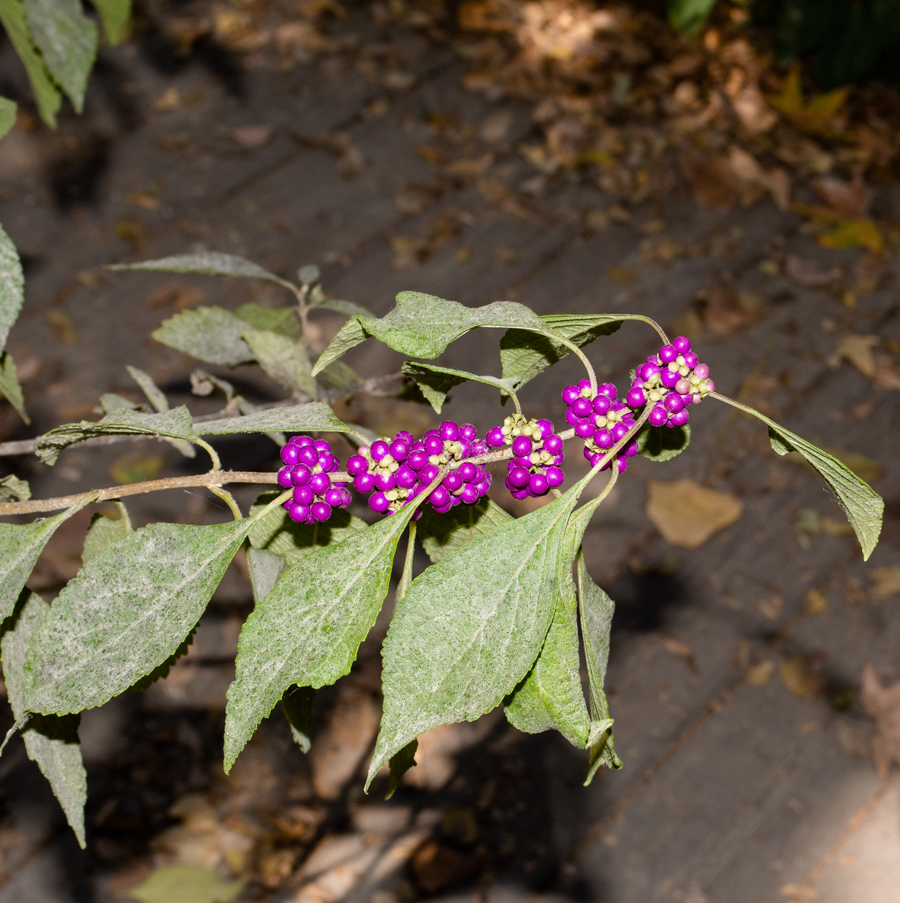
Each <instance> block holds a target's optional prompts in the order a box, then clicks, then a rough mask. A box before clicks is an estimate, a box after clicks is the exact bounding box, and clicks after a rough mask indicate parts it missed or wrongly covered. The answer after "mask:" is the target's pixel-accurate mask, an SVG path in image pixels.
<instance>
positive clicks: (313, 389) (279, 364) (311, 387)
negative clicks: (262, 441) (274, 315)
mask: <svg viewBox="0 0 900 903" xmlns="http://www.w3.org/2000/svg"><path fill="white" fill-rule="evenodd" d="M243 338H244V341H245V342H246V343H247V344H248V345H249V346H250V350H251V351H252V352H253V357H254V358H256V361H257V363H258V364H259V366H260V367H262V369H263V372H264V373H265V374H266V375H267V376H271V377H272V379H274V380H275V382H277V383H280V384H281V385H282V386H284V387H285V389H288V390H290V391H291V392H297V391H300V392H303V393H304V394H305V395H308V396H309V397H310V398H315V397H316V396H317V395H318V394H319V392H318V387H317V386H316V381H315V379H314V378H313V376H312V373H311V372H310V371H311V367H310V364H309V355H308V354H307V353H306V349H305V348H304V347H303V346H302V345H301V344H300V343H299V342H297V341H296V340H294V339H290V338H288V337H287V336H283V335H279V334H278V333H277V332H271V331H269V330H264V329H248V330H246V331H245V332H244V333H243Z"/></svg>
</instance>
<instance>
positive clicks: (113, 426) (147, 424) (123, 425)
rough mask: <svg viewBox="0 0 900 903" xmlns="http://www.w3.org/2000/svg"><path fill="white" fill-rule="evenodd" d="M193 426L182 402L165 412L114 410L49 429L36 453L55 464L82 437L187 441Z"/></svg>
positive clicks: (39, 441)
mask: <svg viewBox="0 0 900 903" xmlns="http://www.w3.org/2000/svg"><path fill="white" fill-rule="evenodd" d="M214 422H215V421H214ZM192 426H193V423H192V420H191V413H190V411H189V410H188V409H187V408H186V407H185V406H184V405H181V406H180V407H177V408H172V410H171V411H166V412H165V413H164V414H145V413H144V412H143V411H129V410H120V411H113V412H112V413H111V414H107V415H106V416H105V417H104V418H103V419H102V420H97V421H89V420H82V421H81V423H66V424H63V425H62V426H58V427H56V429H52V430H50V432H49V433H45V434H44V435H43V436H41V437H40V438H39V439H38V443H37V449H36V451H35V454H36V455H37V456H38V457H39V458H40V459H41V461H43V462H44V463H45V464H55V463H56V459H57V458H58V457H59V453H60V452H61V451H62V450H63V449H65V448H68V447H69V446H70V445H74V444H75V443H76V442H81V441H82V440H84V439H92V438H94V437H95V436H160V437H161V438H172V439H188V440H189V439H191V438H193V437H194V432H193V428H192Z"/></svg>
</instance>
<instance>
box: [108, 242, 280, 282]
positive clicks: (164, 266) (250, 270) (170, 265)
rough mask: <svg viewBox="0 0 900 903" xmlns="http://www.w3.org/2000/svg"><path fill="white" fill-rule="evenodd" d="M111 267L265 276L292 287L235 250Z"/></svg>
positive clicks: (215, 274)
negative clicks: (237, 254) (232, 252)
mask: <svg viewBox="0 0 900 903" xmlns="http://www.w3.org/2000/svg"><path fill="white" fill-rule="evenodd" d="M107 269H110V270H147V271H150V272H155V273H195V274H198V275H204V276H236V277H238V278H241V279H265V280H266V281H268V282H277V283H278V284H279V285H283V286H285V288H289V289H290V290H291V291H294V286H293V284H292V283H290V282H288V281H287V280H286V279H282V278H281V277H280V276H276V275H275V274H274V273H270V272H269V271H268V270H266V269H263V267H261V266H259V264H256V263H253V262H252V261H250V260H245V259H244V258H243V257H238V256H236V255H235V254H223V253H221V252H219V251H203V252H201V253H199V254H176V255H174V256H173V257H162V258H160V259H159V260H144V261H142V262H141V263H116V264H112V265H111V266H109V267H107Z"/></svg>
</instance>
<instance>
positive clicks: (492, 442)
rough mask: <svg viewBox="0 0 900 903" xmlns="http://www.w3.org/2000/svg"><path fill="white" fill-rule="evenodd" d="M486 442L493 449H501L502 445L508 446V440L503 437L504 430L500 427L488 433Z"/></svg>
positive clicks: (485, 438)
mask: <svg viewBox="0 0 900 903" xmlns="http://www.w3.org/2000/svg"><path fill="white" fill-rule="evenodd" d="M484 441H485V442H487V444H488V445H489V446H490V447H491V448H500V447H501V446H502V445H505V444H506V440H505V438H504V436H503V429H502V428H501V427H499V426H495V427H494V428H493V429H490V430H488V431H487V433H486V435H485V437H484Z"/></svg>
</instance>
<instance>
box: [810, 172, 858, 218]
mask: <svg viewBox="0 0 900 903" xmlns="http://www.w3.org/2000/svg"><path fill="white" fill-rule="evenodd" d="M812 187H813V189H814V190H815V192H816V194H818V195H819V197H820V198H822V200H823V201H825V203H826V204H828V206H829V207H831V208H832V209H833V210H834V211H835V213H837V214H838V215H839V216H840V217H841V218H842V219H860V218H862V217H865V215H866V212H867V211H868V209H869V201H870V198H869V193H868V191H867V190H866V186H865V183H864V182H863V180H862V179H861V178H860V177H859V176H857V177H856V178H855V179H854V180H853V181H852V182H846V181H844V180H843V179H839V178H837V177H836V176H820V177H819V178H818V179H813V182H812Z"/></svg>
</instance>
